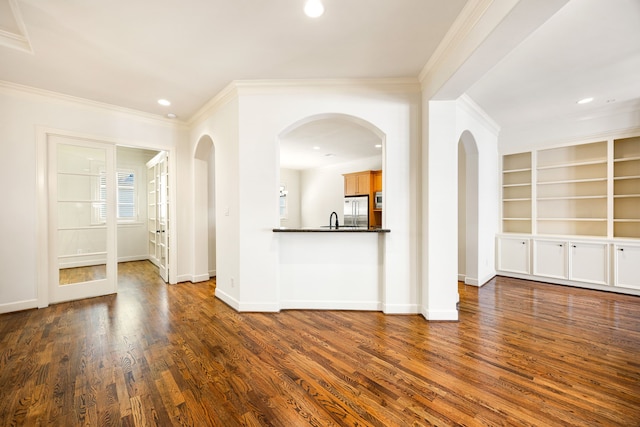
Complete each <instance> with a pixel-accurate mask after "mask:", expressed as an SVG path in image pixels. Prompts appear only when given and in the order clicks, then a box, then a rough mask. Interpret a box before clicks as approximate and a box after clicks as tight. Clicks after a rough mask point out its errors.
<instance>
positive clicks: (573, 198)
mask: <svg viewBox="0 0 640 427" xmlns="http://www.w3.org/2000/svg"><path fill="white" fill-rule="evenodd" d="M606 198H607V195H606V194H603V195H600V196H566V197H563V196H558V197H538V199H537V200H580V199H606Z"/></svg>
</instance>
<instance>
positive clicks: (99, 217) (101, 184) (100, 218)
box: [93, 168, 139, 224]
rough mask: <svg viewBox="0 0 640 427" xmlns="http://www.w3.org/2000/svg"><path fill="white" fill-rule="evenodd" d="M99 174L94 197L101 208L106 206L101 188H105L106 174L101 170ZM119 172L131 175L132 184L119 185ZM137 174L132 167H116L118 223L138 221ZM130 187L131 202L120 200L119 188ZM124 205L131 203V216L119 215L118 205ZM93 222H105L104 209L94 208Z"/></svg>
mask: <svg viewBox="0 0 640 427" xmlns="http://www.w3.org/2000/svg"><path fill="white" fill-rule="evenodd" d="M100 172H101V175H100V177H99V179H98V180H97V187H98V188H97V189H96V193H97V197H96V199H97V200H98V202H99V203H98V205H101V206H102V207H103V208H106V206H105V205H104V204H103V202H104V200H105V199H104V196H106V194H105V192H104V191H103V189H106V181H105V180H106V175H104V174H103V171H100ZM121 174H127V175H133V184H132V185H120V184H119V181H120V180H119V177H120V175H121ZM137 175H138V174H137V173H136V171H135V170H133V169H124V168H119V169H116V176H117V178H118V179H117V181H116V195H117V196H116V197H117V200H118V201H117V207H116V212H117V215H118V217H117V221H118V223H119V224H127V223H134V222H138V218H139V209H138V181H139V179H138V176H137ZM121 188H122V189H127V190H128V189H131V190H133V203H124V202H122V201H121V200H120V189H121ZM125 205H131V206H132V210H133V216H131V217H127V218H122V217H120V207H121V206H125ZM93 211H94V215H95V217H94V222H95V223H96V224H104V223H105V222H106V219H107V218H106V211H105V209H100V208H97V209H94V210H93Z"/></svg>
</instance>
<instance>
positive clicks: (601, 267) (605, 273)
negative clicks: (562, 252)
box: [569, 242, 609, 285]
mask: <svg viewBox="0 0 640 427" xmlns="http://www.w3.org/2000/svg"><path fill="white" fill-rule="evenodd" d="M570 245H571V248H570V250H571V251H570V254H571V255H570V260H569V263H570V265H571V267H570V275H569V279H570V280H577V281H580V282H588V283H597V284H599V285H606V284H607V283H608V277H609V269H608V264H609V256H608V254H609V252H608V248H609V245H607V244H606V243H584V242H580V243H578V242H572V243H570Z"/></svg>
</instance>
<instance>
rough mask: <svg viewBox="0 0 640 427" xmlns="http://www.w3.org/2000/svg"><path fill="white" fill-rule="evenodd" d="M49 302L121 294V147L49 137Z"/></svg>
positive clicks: (56, 136)
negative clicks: (117, 170)
mask: <svg viewBox="0 0 640 427" xmlns="http://www.w3.org/2000/svg"><path fill="white" fill-rule="evenodd" d="M47 144H48V159H47V161H48V168H47V169H48V183H49V192H48V193H49V201H48V218H49V227H48V229H49V236H48V237H49V252H48V253H49V281H48V282H49V300H50V302H53V303H56V302H62V301H70V300H75V299H81V298H90V297H95V296H100V295H107V294H111V293H115V292H116V290H117V285H116V284H117V259H116V258H117V256H116V238H117V237H116V236H117V228H116V227H117V223H116V174H115V146H113V145H111V144H106V143H100V142H96V141H90V140H84V139H79V138H72V137H66V136H60V135H51V134H50V135H48V137H47Z"/></svg>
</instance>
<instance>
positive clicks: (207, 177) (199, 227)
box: [191, 135, 216, 282]
mask: <svg viewBox="0 0 640 427" xmlns="http://www.w3.org/2000/svg"><path fill="white" fill-rule="evenodd" d="M193 183H194V185H193V188H194V218H193V238H194V247H193V276H192V280H191V281H192V282H201V281H204V280H209V278H210V277H211V274H212V273H213V275H215V270H216V266H215V253H216V251H215V247H216V237H215V147H214V144H213V140H212V139H211V137H210V136H208V135H203V136H202V137H201V138H200V139H199V140H198V143H197V144H196V148H195V152H194V155H193ZM212 252H213V253H212Z"/></svg>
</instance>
